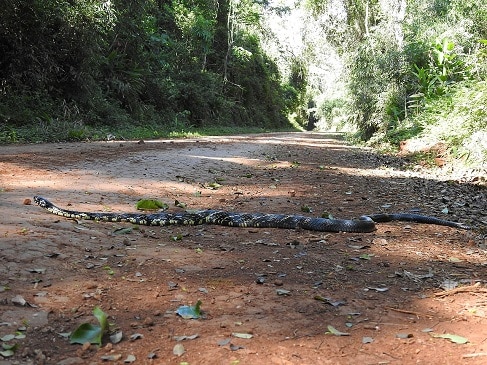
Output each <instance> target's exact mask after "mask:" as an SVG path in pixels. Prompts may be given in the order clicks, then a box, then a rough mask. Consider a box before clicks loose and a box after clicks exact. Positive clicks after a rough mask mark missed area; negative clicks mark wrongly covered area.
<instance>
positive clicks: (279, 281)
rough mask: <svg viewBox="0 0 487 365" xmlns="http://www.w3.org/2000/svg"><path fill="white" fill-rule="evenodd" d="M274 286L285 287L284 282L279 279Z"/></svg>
mask: <svg viewBox="0 0 487 365" xmlns="http://www.w3.org/2000/svg"><path fill="white" fill-rule="evenodd" d="M274 285H275V286H283V285H284V282H283V281H282V280H280V279H277V280H275V281H274Z"/></svg>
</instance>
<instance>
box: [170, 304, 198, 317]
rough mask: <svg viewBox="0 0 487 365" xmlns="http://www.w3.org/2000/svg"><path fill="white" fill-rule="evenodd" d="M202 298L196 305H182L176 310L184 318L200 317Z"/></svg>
mask: <svg viewBox="0 0 487 365" xmlns="http://www.w3.org/2000/svg"><path fill="white" fill-rule="evenodd" d="M200 307H201V300H198V302H197V303H196V305H192V306H189V305H182V306H181V307H179V308H178V309H177V310H176V313H177V314H179V315H180V316H181V317H183V318H184V319H198V318H200V317H201V309H200Z"/></svg>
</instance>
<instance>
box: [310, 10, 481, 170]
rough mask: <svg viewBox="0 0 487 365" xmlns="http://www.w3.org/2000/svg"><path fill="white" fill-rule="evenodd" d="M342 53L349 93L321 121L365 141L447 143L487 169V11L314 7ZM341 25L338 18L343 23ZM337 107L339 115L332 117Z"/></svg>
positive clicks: (332, 101) (324, 105)
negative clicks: (345, 127)
mask: <svg viewBox="0 0 487 365" xmlns="http://www.w3.org/2000/svg"><path fill="white" fill-rule="evenodd" d="M306 5H307V9H309V11H310V12H311V13H312V14H314V16H315V18H320V17H321V18H325V19H331V18H330V14H332V13H333V12H336V11H337V10H336V7H337V6H338V5H341V6H342V7H343V14H344V15H343V16H342V18H341V19H340V20H338V21H335V22H333V21H328V22H327V23H325V25H324V31H325V33H326V35H327V38H328V41H329V42H330V43H331V44H332V45H333V47H334V48H335V49H336V50H337V52H339V54H340V57H341V58H342V59H343V60H344V62H345V64H346V67H345V70H344V79H345V87H346V89H347V93H346V94H345V95H344V96H342V97H341V98H339V99H336V98H335V96H334V95H330V96H329V97H324V98H322V102H321V105H319V106H318V109H319V110H320V115H321V116H322V117H323V118H327V119H328V121H327V124H328V125H329V124H333V122H332V121H330V118H335V119H337V120H338V121H340V122H341V121H343V119H344V118H346V119H347V120H348V122H350V123H352V124H353V125H354V126H355V127H356V131H357V132H356V136H357V137H358V138H360V139H362V140H370V141H373V142H378V143H383V142H389V143H392V144H394V145H399V142H400V141H401V140H405V139H408V138H416V139H422V140H425V142H426V141H428V143H429V144H431V143H434V142H443V143H445V144H446V145H447V146H448V148H449V151H450V152H451V153H452V155H454V156H457V157H462V158H464V159H465V160H467V161H468V162H470V163H477V164H480V165H482V164H487V109H486V108H485V105H486V101H487V100H486V99H487V88H486V82H485V80H486V79H487V62H486V61H487V58H486V54H487V41H486V39H487V7H485V5H484V4H483V3H482V2H478V1H476V0H426V1H425V0H389V1H377V0H372V1H371V0H358V1H349V0H343V1H333V2H332V1H327V0H307V1H306ZM335 18H336V17H335ZM330 107H332V110H330Z"/></svg>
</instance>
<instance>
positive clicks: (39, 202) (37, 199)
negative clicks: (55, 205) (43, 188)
mask: <svg viewBox="0 0 487 365" xmlns="http://www.w3.org/2000/svg"><path fill="white" fill-rule="evenodd" d="M34 202H35V203H36V204H37V205H39V206H41V207H44V208H45V207H46V200H45V199H44V198H43V197H41V196H38V195H36V196H34Z"/></svg>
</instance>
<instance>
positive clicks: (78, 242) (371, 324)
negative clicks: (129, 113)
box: [0, 133, 487, 365]
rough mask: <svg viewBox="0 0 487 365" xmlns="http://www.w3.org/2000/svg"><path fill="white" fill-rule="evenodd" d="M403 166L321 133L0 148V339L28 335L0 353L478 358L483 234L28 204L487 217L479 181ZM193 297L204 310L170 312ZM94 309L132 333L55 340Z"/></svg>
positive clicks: (276, 360)
mask: <svg viewBox="0 0 487 365" xmlns="http://www.w3.org/2000/svg"><path fill="white" fill-rule="evenodd" d="M397 166H398V162H397V161H396V160H395V159H389V158H384V157H380V156H376V155H375V154H373V153H371V152H370V151H366V150H363V149H360V148H354V147H350V146H347V145H345V144H344V143H343V142H342V141H340V139H338V138H337V136H336V135H327V134H311V133H286V134H284V133H276V134H263V135H253V136H235V137H224V138H221V137H218V138H200V139H197V140H196V139H191V140H177V141H176V140H174V141H169V140H164V141H146V142H117V141H111V142H108V143H107V142H100V143H73V144H71V143H70V144H40V145H26V146H23V145H22V146H1V147H0V210H1V217H2V218H1V222H0V248H1V251H0V322H1V323H0V324H1V326H0V336H2V338H1V341H2V344H4V345H14V344H16V345H17V347H16V348H14V350H15V351H13V355H11V353H9V352H3V355H4V356H1V355H0V365H3V364H60V365H68V364H98V363H101V362H103V361H106V362H107V363H110V364H123V363H134V364H191V365H196V364H485V363H486V362H487V356H486V354H487V319H486V313H487V288H486V286H485V281H486V280H487V271H486V270H487V268H486V265H487V257H486V251H485V250H486V247H485V242H484V241H482V240H481V239H479V238H478V237H479V236H478V235H476V234H475V233H471V232H468V231H461V230H457V229H452V228H446V227H440V226H432V225H419V224H414V223H391V224H380V225H379V227H378V230H377V231H375V232H373V233H367V234H350V233H349V234H329V233H321V232H311V231H303V230H280V229H254V228H250V229H246V228H229V227H220V226H196V227H175V226H172V227H135V228H133V227H132V225H130V224H124V223H97V222H92V221H82V222H77V221H74V220H69V219H64V218H62V217H57V216H55V215H51V214H49V213H48V212H47V211H45V210H43V209H41V208H39V207H38V206H36V205H33V204H29V201H28V199H32V197H33V196H34V195H41V196H45V197H46V198H48V199H50V200H51V201H52V202H54V203H56V204H57V205H59V206H61V207H65V208H69V209H73V210H86V211H106V212H122V211H123V212H134V211H135V204H136V202H137V201H138V200H139V199H141V198H154V199H159V200H161V201H163V202H165V203H167V204H168V205H169V206H170V208H169V210H170V211H180V210H181V209H182V208H179V207H176V206H175V201H178V202H180V203H183V204H184V205H186V207H187V209H206V208H214V209H225V210H231V211H241V212H257V211H258V212H264V213H289V214H305V215H306V214H309V215H314V216H321V215H322V214H323V213H325V214H327V215H332V216H333V217H336V218H354V217H359V216H360V215H362V214H367V213H374V212H381V211H385V212H399V211H410V210H419V211H420V212H421V213H424V214H429V215H434V216H438V217H440V218H446V219H450V220H458V221H463V222H466V223H469V222H470V221H472V220H475V219H477V220H480V221H482V220H484V221H485V220H486V214H487V213H486V212H487V205H486V204H487V203H486V194H485V188H480V187H478V186H473V185H469V184H459V183H455V182H451V181H447V179H446V178H445V179H443V180H442V179H441V174H440V175H435V177H433V175H431V173H430V172H425V171H411V170H402V169H399V168H397ZM437 176H438V177H439V179H438V178H436V177H437ZM119 228H128V229H125V230H121V231H120V230H118V229H119ZM459 287H462V289H458V288H459ZM455 288H456V289H455ZM22 300H25V303H24V302H23V301H22ZM198 300H201V302H202V305H201V309H202V311H203V316H202V317H201V318H199V319H184V318H182V317H181V316H179V315H178V314H176V313H175V311H176V310H177V309H178V308H179V307H181V306H184V305H188V306H192V305H195V304H196V302H197V301H198ZM22 304H23V305H22ZM97 306H99V307H100V308H101V309H102V310H103V311H104V312H105V313H106V314H107V315H108V316H109V322H110V333H116V332H120V331H121V332H122V334H123V338H122V340H121V341H120V342H118V343H115V344H112V343H110V340H109V339H108V336H107V337H105V338H104V340H103V345H102V346H101V347H100V348H98V347H97V346H95V345H91V346H89V345H85V346H82V345H76V344H75V345H70V344H69V340H68V339H66V338H65V337H64V336H63V335H62V334H65V333H69V332H71V331H73V330H74V329H76V328H77V327H78V326H79V325H80V324H82V323H86V322H90V323H94V324H96V323H97V322H96V320H95V318H94V317H93V315H92V311H93V309H94V308H95V307H97ZM10 334H13V335H17V337H16V338H10V337H11V336H10V337H4V336H6V335H10ZM450 335H451V336H450ZM438 336H442V337H438ZM455 336H456V337H455ZM445 337H446V338H445ZM464 340H465V341H467V342H466V343H462V342H464ZM181 345H182V346H181ZM175 346H176V347H175ZM4 349H5V346H4ZM4 351H5V350H4ZM181 352H183V353H182V354H181ZM175 353H176V354H175ZM2 359H3V360H2Z"/></svg>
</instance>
